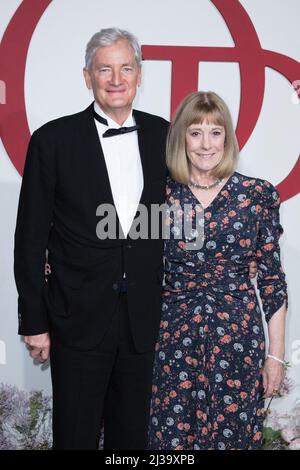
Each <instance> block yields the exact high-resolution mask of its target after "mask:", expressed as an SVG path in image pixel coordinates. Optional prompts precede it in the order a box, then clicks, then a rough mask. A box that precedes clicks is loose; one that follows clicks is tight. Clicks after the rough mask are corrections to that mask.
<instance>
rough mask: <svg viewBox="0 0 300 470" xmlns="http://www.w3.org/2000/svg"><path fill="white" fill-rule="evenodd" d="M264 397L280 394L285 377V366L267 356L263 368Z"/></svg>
mask: <svg viewBox="0 0 300 470" xmlns="http://www.w3.org/2000/svg"><path fill="white" fill-rule="evenodd" d="M262 377H263V387H264V398H270V397H272V396H276V395H278V393H279V392H280V388H281V385H282V381H283V378H284V366H283V364H281V363H280V362H278V361H274V359H272V358H269V357H267V359H266V361H265V364H264V366H263V368H262Z"/></svg>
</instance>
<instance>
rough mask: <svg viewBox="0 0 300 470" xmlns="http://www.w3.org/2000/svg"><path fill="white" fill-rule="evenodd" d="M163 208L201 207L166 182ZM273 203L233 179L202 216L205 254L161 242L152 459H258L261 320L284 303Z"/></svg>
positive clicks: (268, 189) (267, 193) (262, 189)
mask: <svg viewBox="0 0 300 470" xmlns="http://www.w3.org/2000/svg"><path fill="white" fill-rule="evenodd" d="M166 191H167V199H166V202H167V204H168V206H169V207H171V206H174V205H175V206H180V207H183V206H184V204H191V205H192V207H193V210H192V211H191V214H192V215H191V216H192V217H193V216H195V214H196V211H197V208H198V207H199V201H198V200H197V199H196V198H195V196H194V195H193V193H192V192H191V191H190V189H189V188H188V186H185V185H182V184H179V183H177V182H175V181H173V180H172V179H170V178H169V179H168V181H167V188H166ZM279 205H280V201H279V196H278V193H277V191H276V189H275V188H274V187H273V186H272V185H271V184H270V183H268V182H267V181H263V180H259V179H254V178H248V177H246V176H244V175H241V174H240V173H237V172H235V173H234V174H233V175H232V176H231V177H230V178H229V179H228V181H227V183H226V184H225V185H224V187H223V188H222V189H221V191H220V192H219V194H218V195H217V196H216V197H215V199H214V200H213V202H212V203H211V204H210V205H209V206H208V207H207V208H206V209H205V210H204V243H203V246H202V248H200V249H197V250H187V249H186V247H187V245H186V243H187V239H186V238H185V237H184V236H183V237H182V238H181V239H178V238H176V237H175V232H176V228H175V227H174V218H172V213H170V215H169V217H167V220H166V223H167V224H168V225H170V234H171V236H170V239H167V240H166V241H165V285H164V291H163V304H162V319H161V325H160V333H159V338H158V342H157V345H156V356H155V364H154V376H153V388H152V390H153V394H152V402H151V417H150V428H149V449H165V450H175V449H176V450H182V449H184V450H192V449H194V450H197V449H198V450H201V449H215V450H227V449H257V448H260V447H261V441H262V426H263V419H264V417H263V406H264V402H263V399H262V392H263V390H262V377H261V373H260V370H261V367H262V366H263V362H264V357H265V342H264V331H263V324H262V317H261V310H260V307H259V303H258V301H257V297H256V293H255V288H254V286H253V284H252V283H251V281H250V279H249V274H248V273H249V262H250V261H251V260H252V259H256V260H257V263H258V276H257V286H258V289H259V291H260V297H261V300H262V305H263V309H264V314H265V317H266V320H267V321H269V320H270V318H271V317H272V315H273V314H274V313H275V312H276V311H277V310H278V309H279V308H280V307H281V305H282V304H283V303H284V301H286V302H287V294H286V283H285V276H284V273H283V271H282V268H281V263H280V250H279V245H278V239H279V236H280V234H281V232H282V228H281V226H280V223H279Z"/></svg>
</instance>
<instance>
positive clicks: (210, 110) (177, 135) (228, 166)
mask: <svg viewBox="0 0 300 470" xmlns="http://www.w3.org/2000/svg"><path fill="white" fill-rule="evenodd" d="M203 122H207V123H209V124H215V125H217V126H223V127H224V128H225V150H224V155H223V158H222V160H221V161H220V163H219V164H218V165H217V166H216V167H215V168H214V169H213V170H212V172H211V174H212V175H213V176H215V177H216V178H226V177H228V176H230V175H232V173H234V171H235V169H236V166H237V160H238V154H239V148H238V143H237V139H236V136H235V132H234V129H233V124H232V119H231V115H230V112H229V109H228V107H227V105H226V103H225V102H224V101H223V100H222V98H220V96H218V95H217V94H216V93H214V92H212V91H208V92H196V93H192V94H191V95H188V96H187V97H186V98H185V99H184V100H183V102H182V103H181V105H180V106H179V108H178V110H177V112H176V115H175V118H174V120H173V122H172V123H171V126H170V130H169V134H168V139H167V167H168V169H169V171H170V175H171V176H172V178H173V179H174V180H175V181H178V182H179V183H182V184H188V182H189V180H190V172H189V160H188V156H187V153H186V140H185V139H186V130H187V128H188V127H189V126H190V125H191V124H202V123H203Z"/></svg>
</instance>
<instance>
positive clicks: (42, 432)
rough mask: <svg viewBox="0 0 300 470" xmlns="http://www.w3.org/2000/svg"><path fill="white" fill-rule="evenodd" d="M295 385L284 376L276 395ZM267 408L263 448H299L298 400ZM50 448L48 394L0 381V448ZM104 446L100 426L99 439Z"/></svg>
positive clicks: (50, 420) (287, 391) (299, 417)
mask: <svg viewBox="0 0 300 470" xmlns="http://www.w3.org/2000/svg"><path fill="white" fill-rule="evenodd" d="M293 388H294V383H293V381H292V380H291V379H289V378H287V377H285V379H284V382H283V385H282V388H281V390H280V394H279V396H285V395H287V394H289V393H290V392H291V390H292V389H293ZM272 400H273V397H272V398H271V399H270V401H269V404H268V406H267V408H266V411H265V414H266V418H265V423H264V430H263V450H300V401H297V402H296V404H295V406H294V408H293V409H292V411H291V412H290V413H289V414H280V413H278V412H277V411H275V410H270V405H271V402H272ZM51 448H52V409H51V397H49V396H47V395H45V394H44V393H43V392H42V391H31V392H24V391H21V390H19V389H18V388H17V387H15V386H12V385H7V384H1V383H0V450H21V449H23V450H24V449H27V450H50V449H51ZM99 449H103V427H102V432H101V436H100V441H99Z"/></svg>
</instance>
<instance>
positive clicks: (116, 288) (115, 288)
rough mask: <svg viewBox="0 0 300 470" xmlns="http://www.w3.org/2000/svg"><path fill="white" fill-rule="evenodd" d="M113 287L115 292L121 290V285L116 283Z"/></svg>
mask: <svg viewBox="0 0 300 470" xmlns="http://www.w3.org/2000/svg"><path fill="white" fill-rule="evenodd" d="M112 287H113V290H118V289H119V285H118V284H117V283H116V282H115V283H114V284H113V286H112Z"/></svg>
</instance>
